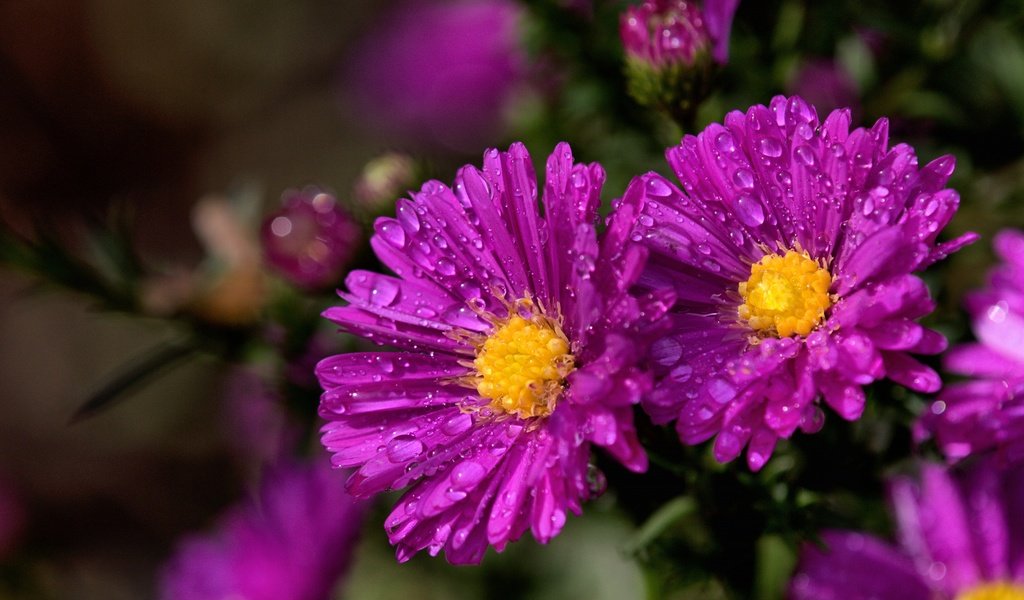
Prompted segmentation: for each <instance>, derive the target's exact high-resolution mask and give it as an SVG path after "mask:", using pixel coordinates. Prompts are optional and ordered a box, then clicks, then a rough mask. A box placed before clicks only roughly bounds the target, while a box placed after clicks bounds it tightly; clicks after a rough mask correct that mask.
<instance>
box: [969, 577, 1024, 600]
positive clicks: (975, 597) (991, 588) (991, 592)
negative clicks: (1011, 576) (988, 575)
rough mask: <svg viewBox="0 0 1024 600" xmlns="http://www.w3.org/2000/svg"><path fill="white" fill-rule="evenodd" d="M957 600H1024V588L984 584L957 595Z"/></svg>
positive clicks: (996, 583)
mask: <svg viewBox="0 0 1024 600" xmlns="http://www.w3.org/2000/svg"><path fill="white" fill-rule="evenodd" d="M956 600H1024V586H1021V585H1020V584H1014V583H1007V582H1004V581H997V582H994V583H983V584H981V585H979V586H976V587H973V588H971V589H969V590H965V591H963V592H961V593H960V594H958V595H957V597H956Z"/></svg>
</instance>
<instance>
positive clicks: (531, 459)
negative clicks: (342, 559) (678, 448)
mask: <svg viewBox="0 0 1024 600" xmlns="http://www.w3.org/2000/svg"><path fill="white" fill-rule="evenodd" d="M546 173H547V178H546V179H547V180H546V182H545V184H544V188H543V196H542V201H543V205H544V209H545V211H544V214H543V215H541V214H539V212H538V206H537V204H538V203H537V196H538V189H537V188H538V184H537V179H536V175H535V174H534V171H533V163H532V162H531V159H530V156H529V154H528V153H527V151H526V148H525V147H524V146H523V145H522V144H514V145H513V146H512V147H511V148H510V149H509V150H508V152H499V151H498V150H489V151H487V152H486V153H485V155H484V166H483V170H479V169H477V168H475V167H473V166H466V167H464V168H462V169H461V170H460V171H459V174H458V176H457V177H456V179H455V184H454V185H453V186H452V187H451V188H448V187H446V186H445V185H443V184H442V183H440V182H438V181H429V182H427V183H426V184H424V185H423V188H422V190H421V191H420V192H418V193H415V194H413V196H412V199H411V200H407V199H403V200H399V202H398V205H397V213H398V214H397V219H395V218H380V219H378V220H377V222H376V235H374V237H373V239H372V240H371V245H372V246H373V248H374V250H376V252H377V256H378V257H379V258H380V259H381V261H382V262H383V263H384V264H385V265H386V266H388V267H390V268H391V270H392V271H394V272H395V273H397V274H398V277H391V276H387V275H380V274H377V273H371V272H366V271H356V272H353V273H351V274H350V275H349V277H348V280H347V282H346V284H347V287H348V291H346V292H344V293H342V294H341V297H342V298H343V299H345V300H346V301H347V302H348V306H344V307H338V308H332V309H329V310H328V311H326V312H325V313H324V316H326V317H327V318H329V319H330V320H332V321H334V322H335V323H338V324H339V325H340V326H341V327H342V328H343V329H344V330H346V331H349V332H351V333H353V334H356V335H359V336H362V337H365V338H368V339H372V340H374V341H376V342H377V343H380V344H387V345H390V346H396V347H398V348H399V349H400V350H399V351H398V352H369V353H358V354H343V355H339V356H334V357H331V358H328V359H326V360H324V361H323V362H321V363H320V365H319V366H318V368H317V375H318V376H319V378H320V382H321V384H322V385H323V387H324V390H325V391H324V394H323V396H322V400H321V404H320V415H321V416H322V417H323V418H324V419H326V420H327V421H328V422H327V424H326V425H325V426H324V427H323V443H324V445H325V446H326V447H327V449H328V450H330V451H331V452H332V453H333V454H334V457H333V462H334V464H335V465H336V466H339V467H357V468H358V469H359V470H358V471H357V472H356V473H355V474H354V475H353V476H352V477H351V478H350V479H349V481H348V489H349V490H350V491H351V492H352V493H353V494H355V495H357V496H367V495H370V494H375V493H377V492H381V491H385V490H392V489H399V488H405V487H410V489H409V491H408V492H406V494H405V495H404V496H403V497H402V499H401V500H399V502H398V504H397V505H396V506H395V508H394V510H393V511H392V513H391V515H390V516H389V517H388V518H387V521H386V522H385V527H386V529H387V531H388V535H389V537H390V539H391V542H392V543H393V544H395V545H396V546H397V555H398V559H399V560H401V561H405V560H408V559H409V558H410V557H411V556H412V555H413V554H414V553H416V552H418V551H419V550H422V549H424V548H425V549H427V550H428V551H429V552H430V554H432V555H433V554H437V553H438V552H440V551H441V550H444V551H445V555H446V557H447V559H448V560H449V561H450V562H452V563H456V564H465V563H477V562H479V561H480V560H481V559H482V558H483V555H484V552H485V551H486V549H487V547H488V545H491V546H494V547H495V548H496V549H498V550H499V551H500V550H502V549H504V548H505V546H506V544H507V543H509V542H510V541H514V540H516V539H518V538H519V537H520V536H522V535H523V533H524V532H525V531H526V530H527V529H530V530H531V531H532V532H533V535H534V537H535V538H536V539H537V540H538V541H540V542H542V543H545V542H547V541H549V540H550V539H551V538H553V537H554V536H555V535H557V534H558V533H559V531H561V529H562V526H563V525H564V523H565V519H566V514H567V512H569V511H571V512H574V513H576V514H579V513H580V511H581V502H582V501H583V500H586V499H588V498H590V497H592V496H595V495H597V494H599V493H601V492H602V491H603V488H604V485H603V476H602V475H600V473H598V472H597V471H596V470H594V469H593V467H592V466H590V465H589V464H588V462H589V460H590V448H591V444H593V445H596V446H600V447H602V448H604V449H605V450H607V451H608V452H609V453H610V454H611V455H613V456H614V457H615V458H617V459H618V460H619V461H620V462H622V463H623V464H624V465H625V466H626V467H627V468H629V469H631V470H633V471H644V470H645V469H646V468H647V457H646V455H645V454H644V451H643V449H642V448H641V447H640V444H639V442H638V440H637V436H636V431H635V429H634V426H633V406H632V405H633V404H635V403H637V402H638V401H639V399H640V396H641V395H642V394H643V393H644V392H645V391H647V390H648V389H649V388H650V380H649V376H648V375H647V374H646V373H645V372H643V371H641V370H640V369H638V368H637V366H636V362H637V361H638V360H639V359H640V357H642V356H643V354H644V352H645V348H646V344H647V342H648V338H649V337H650V334H651V333H652V332H650V331H647V330H644V329H642V321H641V318H642V317H643V316H646V317H648V318H654V317H656V316H658V315H659V314H660V313H661V312H663V311H664V310H665V308H666V306H667V303H668V302H667V299H666V298H664V297H663V296H664V295H660V296H645V297H643V298H635V297H633V296H630V295H629V294H628V293H627V289H628V288H629V287H630V285H632V284H633V283H634V282H635V280H636V277H637V276H638V275H639V273H640V270H641V267H642V266H643V263H644V260H645V257H646V252H645V251H643V250H642V249H641V248H639V247H638V246H635V245H628V246H627V244H626V242H627V239H626V236H627V235H628V230H629V225H630V223H631V219H632V215H630V214H629V213H628V212H626V211H623V212H621V213H619V215H618V216H617V217H614V218H612V219H611V221H610V222H609V224H608V227H607V230H606V233H605V234H604V236H603V238H602V239H601V240H600V241H599V240H598V238H597V235H596V229H595V227H596V223H595V221H596V219H597V217H598V212H597V209H598V204H599V203H600V192H601V187H602V185H603V183H604V179H605V174H604V170H603V169H602V168H601V166H600V165H597V164H591V165H583V164H576V163H574V162H573V156H572V153H571V151H570V149H569V146H568V145H566V144H560V145H558V146H557V147H556V148H555V151H554V152H553V153H552V154H551V156H550V157H549V158H548V162H547V170H546Z"/></svg>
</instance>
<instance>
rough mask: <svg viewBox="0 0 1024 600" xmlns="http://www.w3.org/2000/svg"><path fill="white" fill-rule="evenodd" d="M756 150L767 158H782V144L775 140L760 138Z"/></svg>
mask: <svg viewBox="0 0 1024 600" xmlns="http://www.w3.org/2000/svg"><path fill="white" fill-rule="evenodd" d="M757 150H758V152H760V153H761V154H763V155H764V156H767V157H769V158H778V157H780V156H782V144H781V143H779V141H778V140H776V139H775V138H770V137H766V138H761V139H760V140H759V141H758V143H757Z"/></svg>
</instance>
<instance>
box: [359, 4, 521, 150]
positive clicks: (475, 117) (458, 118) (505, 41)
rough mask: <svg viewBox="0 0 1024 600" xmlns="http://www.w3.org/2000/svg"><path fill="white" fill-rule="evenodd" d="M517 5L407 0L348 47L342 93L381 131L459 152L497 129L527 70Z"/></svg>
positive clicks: (483, 141)
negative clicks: (352, 45)
mask: <svg viewBox="0 0 1024 600" xmlns="http://www.w3.org/2000/svg"><path fill="white" fill-rule="evenodd" d="M521 18H522V14H521V10H520V8H519V7H518V6H517V5H516V4H515V3H514V2H512V1H511V0H450V1H429V0H406V1H403V2H400V3H396V4H394V5H392V6H390V7H389V10H388V13H387V14H386V15H385V16H384V17H383V18H382V19H381V21H380V22H379V23H377V24H375V26H374V28H373V30H372V31H371V32H369V33H368V34H367V35H366V37H365V39H363V40H362V42H361V43H360V44H358V45H357V47H356V48H355V49H354V50H353V52H352V54H351V56H350V58H349V60H348V62H347V63H346V64H345V66H344V68H343V72H342V76H341V82H340V86H341V93H342V95H343V97H350V98H351V99H352V110H355V111H356V112H357V114H358V115H359V116H360V117H362V118H361V119H360V121H363V122H364V126H366V127H370V128H372V129H373V130H374V131H375V132H376V133H377V134H378V135H380V134H385V135H390V136H395V137H397V138H399V139H405V140H410V141H417V142H420V143H421V144H427V145H428V146H434V147H442V148H447V149H449V150H456V151H459V152H467V151H476V150H478V148H479V146H480V145H482V144H486V143H488V142H492V141H493V139H494V137H495V136H499V135H501V134H502V133H503V132H502V126H501V123H502V118H501V115H502V111H503V110H504V108H505V106H506V103H507V101H508V100H509V95H510V93H511V92H512V91H513V89H514V88H515V87H516V85H517V84H518V83H519V82H520V80H521V78H522V76H523V75H524V73H525V60H526V59H525V55H524V53H523V51H522V49H521V48H520V45H519V37H520V35H521V30H520V21H521Z"/></svg>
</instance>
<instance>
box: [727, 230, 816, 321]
mask: <svg viewBox="0 0 1024 600" xmlns="http://www.w3.org/2000/svg"><path fill="white" fill-rule="evenodd" d="M831 285H832V276H831V275H830V274H829V272H828V270H826V269H824V268H822V267H821V266H820V265H819V264H818V263H817V262H815V261H814V260H812V259H811V257H810V256H808V255H807V253H806V252H797V251H795V250H787V251H786V254H785V255H782V256H779V255H778V254H766V255H765V256H764V258H762V259H761V260H759V261H757V262H756V263H754V264H753V265H751V267H750V279H748V280H746V281H744V282H741V283H740V285H739V292H740V295H741V296H743V304H741V305H740V307H739V310H738V314H739V317H740V319H742V320H744V321H746V323H747V325H749V326H750V327H751V328H752V329H754V330H755V331H763V332H768V333H774V334H776V335H778V336H779V337H789V336H791V335H794V334H796V335H807V334H809V333H810V332H811V331H812V330H813V329H814V328H815V327H817V326H818V324H819V323H821V321H822V319H823V318H824V317H825V311H826V310H828V307H829V306H832V300H831V298H829V295H828V288H829V287H830V286H831Z"/></svg>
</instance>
